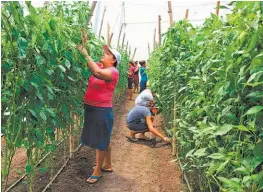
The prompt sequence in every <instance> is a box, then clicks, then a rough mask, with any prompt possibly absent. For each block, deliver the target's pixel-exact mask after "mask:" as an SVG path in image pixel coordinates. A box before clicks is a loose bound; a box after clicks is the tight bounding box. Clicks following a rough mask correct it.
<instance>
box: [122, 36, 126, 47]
mask: <svg viewBox="0 0 263 192" xmlns="http://www.w3.org/2000/svg"><path fill="white" fill-rule="evenodd" d="M125 35H126V33H124V34H123V38H122V44H121V49H123V45H124V40H125Z"/></svg>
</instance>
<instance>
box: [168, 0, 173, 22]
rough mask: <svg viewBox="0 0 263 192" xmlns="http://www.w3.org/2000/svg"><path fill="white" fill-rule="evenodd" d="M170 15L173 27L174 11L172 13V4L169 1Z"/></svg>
mask: <svg viewBox="0 0 263 192" xmlns="http://www.w3.org/2000/svg"><path fill="white" fill-rule="evenodd" d="M168 13H169V18H170V26H172V25H173V11H172V2H171V1H168Z"/></svg>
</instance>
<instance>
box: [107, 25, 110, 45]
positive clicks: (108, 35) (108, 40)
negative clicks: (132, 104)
mask: <svg viewBox="0 0 263 192" xmlns="http://www.w3.org/2000/svg"><path fill="white" fill-rule="evenodd" d="M107 45H108V47H109V46H110V25H109V23H107Z"/></svg>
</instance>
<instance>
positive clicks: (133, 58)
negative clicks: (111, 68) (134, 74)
mask: <svg viewBox="0 0 263 192" xmlns="http://www.w3.org/2000/svg"><path fill="white" fill-rule="evenodd" d="M136 50H137V48H136V47H135V49H134V52H133V56H132V61H133V59H134V56H135V53H136Z"/></svg>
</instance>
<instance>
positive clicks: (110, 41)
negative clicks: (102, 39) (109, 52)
mask: <svg viewBox="0 0 263 192" xmlns="http://www.w3.org/2000/svg"><path fill="white" fill-rule="evenodd" d="M112 37H113V33H111V35H110V44H111V40H112Z"/></svg>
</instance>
